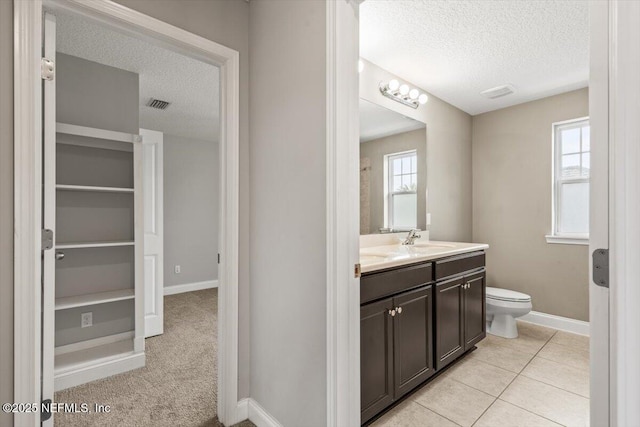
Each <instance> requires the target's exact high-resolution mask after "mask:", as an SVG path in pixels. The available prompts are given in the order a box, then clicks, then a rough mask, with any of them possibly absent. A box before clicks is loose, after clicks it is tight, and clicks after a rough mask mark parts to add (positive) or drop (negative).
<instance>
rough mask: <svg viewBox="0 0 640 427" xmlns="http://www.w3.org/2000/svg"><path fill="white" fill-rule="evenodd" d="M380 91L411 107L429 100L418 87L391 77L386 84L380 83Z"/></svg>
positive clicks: (416, 106)
mask: <svg viewBox="0 0 640 427" xmlns="http://www.w3.org/2000/svg"><path fill="white" fill-rule="evenodd" d="M380 93H382V94H383V95H384V96H386V97H387V98H390V99H393V100H394V101H397V102H399V103H401V104H404V105H406V106H408V107H411V108H418V107H419V106H420V105H423V104H426V103H427V101H428V100H429V97H428V96H427V94H426V93H420V91H419V90H418V89H416V88H410V87H409V85H407V84H406V83H402V84H400V82H399V81H398V80H396V79H391V80H389V82H388V83H386V84H385V83H384V82H382V83H380Z"/></svg>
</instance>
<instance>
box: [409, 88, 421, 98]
mask: <svg viewBox="0 0 640 427" xmlns="http://www.w3.org/2000/svg"><path fill="white" fill-rule="evenodd" d="M419 96H420V91H419V90H418V89H411V90H410V91H409V98H411V99H418V97H419Z"/></svg>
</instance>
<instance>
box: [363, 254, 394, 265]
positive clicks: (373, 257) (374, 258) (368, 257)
mask: <svg viewBox="0 0 640 427" xmlns="http://www.w3.org/2000/svg"><path fill="white" fill-rule="evenodd" d="M386 257H387V255H378V254H361V255H360V262H361V263H369V262H378V261H381V260H383V259H385V258H386Z"/></svg>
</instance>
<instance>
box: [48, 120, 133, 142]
mask: <svg viewBox="0 0 640 427" xmlns="http://www.w3.org/2000/svg"><path fill="white" fill-rule="evenodd" d="M56 133H64V134H67V135H76V136H85V137H88V138H97V139H106V140H109V141H120V142H130V143H134V142H141V141H142V137H141V136H140V135H134V134H131V133H125V132H117V131H113V130H106V129H98V128H91V127H86V126H77V125H70V124H68V123H56Z"/></svg>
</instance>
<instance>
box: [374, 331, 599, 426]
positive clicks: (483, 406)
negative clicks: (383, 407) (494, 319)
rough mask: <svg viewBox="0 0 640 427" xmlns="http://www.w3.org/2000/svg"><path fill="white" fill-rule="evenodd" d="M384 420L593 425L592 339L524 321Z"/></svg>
mask: <svg viewBox="0 0 640 427" xmlns="http://www.w3.org/2000/svg"><path fill="white" fill-rule="evenodd" d="M518 331H519V336H518V338H516V339H512V340H509V339H504V338H500V337H496V336H493V335H487V338H485V339H484V340H483V341H482V342H481V343H479V344H478V349H477V350H476V351H474V352H473V353H471V354H469V355H468V356H466V357H465V358H464V359H463V360H461V361H460V362H458V363H457V364H456V365H455V366H453V367H451V368H450V369H448V370H447V371H446V372H444V373H443V374H442V375H440V376H439V377H438V378H436V379H435V380H434V381H432V382H431V383H429V384H427V385H425V386H423V387H422V388H421V389H419V390H418V391H416V392H414V393H413V394H412V395H411V396H409V397H408V398H407V399H406V400H405V401H404V402H402V403H401V404H400V405H398V406H397V407H395V408H393V409H392V410H391V411H389V412H388V413H386V414H385V415H384V416H382V417H381V418H380V419H378V420H377V421H376V422H375V423H373V426H375V427H401V426H402V427H413V426H416V427H418V426H419V427H432V426H433V427H456V426H462V427H469V426H474V427H502V426H504V427H547V426H549V427H551V426H556V427H557V426H571V427H573V426H588V425H589V338H588V337H584V336H581V335H574V334H570V333H567V332H562V331H556V330H554V329H549V328H545V327H542V326H537V325H532V324H530V323H524V322H518Z"/></svg>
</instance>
